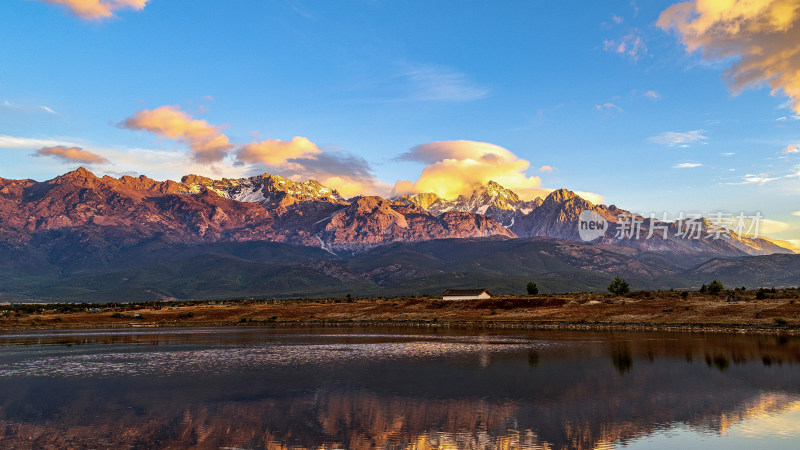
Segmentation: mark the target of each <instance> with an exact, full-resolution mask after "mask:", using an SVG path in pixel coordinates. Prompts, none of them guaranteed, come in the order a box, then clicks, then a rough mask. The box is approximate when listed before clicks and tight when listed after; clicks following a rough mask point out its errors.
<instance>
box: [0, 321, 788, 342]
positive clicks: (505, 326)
mask: <svg viewBox="0 0 800 450" xmlns="http://www.w3.org/2000/svg"><path fill="white" fill-rule="evenodd" d="M379 327H385V328H428V329H453V330H483V329H487V330H528V331H606V332H615V331H619V332H669V333H724V334H759V335H769V334H776V335H800V327H794V326H792V327H777V326H775V327H765V326H759V325H754V324H709V323H641V322H639V323H600V322H598V323H580V322H508V321H442V322H439V321H437V322H431V321H396V320H393V321H374V320H373V321H356V320H349V321H347V320H344V321H283V322H277V321H276V322H269V321H266V322H249V323H236V322H190V323H175V322H173V323H156V324H145V323H142V324H131V323H113V322H100V323H92V324H78V323H72V324H47V325H45V324H42V325H38V324H37V325H33V326H31V325H28V326H24V325H21V326H15V327H8V326H0V338H2V336H3V334H10V333H13V332H15V331H18V332H29V331H80V330H131V331H134V330H143V329H147V330H154V329H155V330H168V329H176V328H187V329H191V328H219V329H226V328H319V329H325V328H379Z"/></svg>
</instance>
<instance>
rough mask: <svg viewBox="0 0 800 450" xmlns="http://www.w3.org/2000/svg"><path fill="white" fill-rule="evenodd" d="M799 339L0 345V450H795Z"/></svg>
mask: <svg viewBox="0 0 800 450" xmlns="http://www.w3.org/2000/svg"><path fill="white" fill-rule="evenodd" d="M799 363H800V339H798V338H796V337H780V336H742V335H723V334H667V333H627V332H544V331H491V332H487V331H469V332H466V331H454V330H443V329H439V330H433V329H423V330H421V329H402V328H397V327H391V328H369V329H358V328H347V329H299V328H293V329H280V328H267V329H256V328H237V329H170V330H144V331H142V330H95V331H57V332H54V331H49V332H26V333H13V334H12V333H5V334H0V448H66V447H73V448H187V447H198V448H353V449H357V448H420V449H424V448H442V449H443V448H454V449H455V448H498V447H501V448H621V447H625V448H633V449H638V448H704V449H714V448H720V449H722V448H725V449H728V448H800V364H799Z"/></svg>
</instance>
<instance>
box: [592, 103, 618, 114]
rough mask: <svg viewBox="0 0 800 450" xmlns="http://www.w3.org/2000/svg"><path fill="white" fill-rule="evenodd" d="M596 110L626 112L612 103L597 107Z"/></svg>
mask: <svg viewBox="0 0 800 450" xmlns="http://www.w3.org/2000/svg"><path fill="white" fill-rule="evenodd" d="M594 109H596V110H598V111H617V112H624V111H622V108H620V107H619V106H617V105H615V104H613V103H611V102H606V103H603V104H602V105H595V106H594Z"/></svg>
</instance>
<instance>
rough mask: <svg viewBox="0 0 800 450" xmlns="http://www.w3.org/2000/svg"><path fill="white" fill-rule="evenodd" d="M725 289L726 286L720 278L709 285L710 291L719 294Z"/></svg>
mask: <svg viewBox="0 0 800 450" xmlns="http://www.w3.org/2000/svg"><path fill="white" fill-rule="evenodd" d="M724 289H725V286H724V285H723V284H722V282H720V281H719V280H714V281H712V282H711V284H709V285H708V293H709V294H713V295H718V294H719V293H721V292H722V291H723V290H724Z"/></svg>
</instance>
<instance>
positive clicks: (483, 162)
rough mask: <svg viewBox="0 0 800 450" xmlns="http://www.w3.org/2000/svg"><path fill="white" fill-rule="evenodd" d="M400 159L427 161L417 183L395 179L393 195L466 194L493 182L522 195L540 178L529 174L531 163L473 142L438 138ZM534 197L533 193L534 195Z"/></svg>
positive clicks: (536, 185)
mask: <svg viewBox="0 0 800 450" xmlns="http://www.w3.org/2000/svg"><path fill="white" fill-rule="evenodd" d="M398 159H399V160H405V161H417V162H422V163H427V164H428V165H427V166H426V167H425V168H424V169H423V170H422V174H421V175H420V177H419V179H418V180H417V181H416V182H411V181H398V182H397V183H395V186H394V194H395V195H400V194H415V193H422V192H434V193H436V194H437V195H439V196H440V197H442V198H448V199H451V198H455V197H457V196H459V195H469V194H470V193H471V192H472V190H473V189H475V188H476V187H477V186H479V185H482V184H486V183H488V182H489V181H495V182H497V183H499V184H500V185H502V186H503V187H505V188H507V189H511V190H513V191H515V192H516V191H519V192H518V194H520V195H524V193H525V192H527V190H529V189H533V188H537V187H539V185H540V184H541V182H542V180H541V178H539V177H529V176H527V175H526V174H525V171H526V170H527V169H528V168H529V167H530V163H529V162H528V161H525V160H523V159H519V158H517V156H516V155H514V154H513V153H511V152H510V151H508V150H506V149H505V148H503V147H500V146H497V145H494V144H488V143H486V142H474V141H441V142H431V143H428V144H423V145H419V146H417V147H414V148H413V149H411V150H410V151H408V152H406V153H404V154H402V155H400V157H399V158H398ZM534 197H535V196H534Z"/></svg>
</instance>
